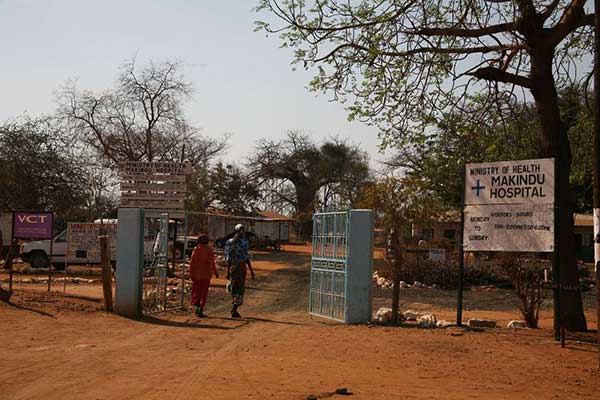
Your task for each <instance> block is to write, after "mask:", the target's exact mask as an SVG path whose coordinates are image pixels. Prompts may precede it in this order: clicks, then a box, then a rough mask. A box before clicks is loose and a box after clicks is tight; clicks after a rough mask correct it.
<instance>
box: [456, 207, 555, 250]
mask: <svg viewBox="0 0 600 400" xmlns="http://www.w3.org/2000/svg"><path fill="white" fill-rule="evenodd" d="M463 238H464V239H463V244H464V249H465V251H517V252H525V251H535V252H538V251H539V252H551V251H554V210H553V209H552V207H548V206H545V205H540V206H535V205H529V204H494V205H490V206H485V205H476V206H467V207H465V226H464V235H463Z"/></svg>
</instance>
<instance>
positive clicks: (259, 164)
mask: <svg viewBox="0 0 600 400" xmlns="http://www.w3.org/2000/svg"><path fill="white" fill-rule="evenodd" d="M248 167H249V168H250V170H251V176H252V177H253V178H256V179H257V181H258V183H259V185H260V184H261V183H262V182H264V181H267V180H269V179H278V180H282V181H284V182H289V183H290V184H291V185H292V186H293V187H294V190H293V193H289V191H287V190H285V189H286V186H280V188H282V189H283V190H279V191H277V193H276V195H277V196H279V197H280V198H281V199H282V200H284V201H286V202H287V203H288V204H291V205H292V206H293V207H294V209H295V214H296V218H297V219H298V221H299V222H300V225H301V229H302V234H303V235H304V236H305V237H308V236H310V233H311V232H312V225H311V218H312V214H313V212H314V211H315V209H316V207H317V201H318V198H317V194H318V193H319V190H321V189H322V188H323V187H325V186H327V185H333V184H336V185H345V184H346V185H350V184H351V182H355V177H354V176H353V173H354V172H357V173H359V174H361V176H364V171H365V170H368V158H367V155H366V154H365V153H364V152H362V151H361V150H360V149H359V148H358V147H356V146H351V145H348V144H347V143H346V142H343V141H340V140H337V139H327V140H325V141H324V142H323V143H322V144H321V145H317V144H315V143H314V142H313V141H312V140H311V139H310V138H309V137H308V136H307V135H305V134H302V133H300V132H295V131H289V132H287V134H286V136H285V137H284V138H283V139H281V140H268V139H264V140H262V141H260V142H259V143H258V145H257V147H256V151H255V153H254V154H253V155H252V156H251V157H250V160H249V163H248ZM352 184H353V185H354V184H355V183H352ZM340 193H342V192H341V191H340Z"/></svg>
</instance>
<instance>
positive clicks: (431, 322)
mask: <svg viewBox="0 0 600 400" xmlns="http://www.w3.org/2000/svg"><path fill="white" fill-rule="evenodd" d="M417 326H418V327H419V328H424V329H427V328H435V327H436V319H435V315H433V314H431V313H426V314H423V315H420V316H419V317H418V318H417Z"/></svg>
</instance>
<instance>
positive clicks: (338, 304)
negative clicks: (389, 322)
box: [310, 211, 349, 322]
mask: <svg viewBox="0 0 600 400" xmlns="http://www.w3.org/2000/svg"><path fill="white" fill-rule="evenodd" d="M348 231H349V226H348V212H347V211H344V212H326V213H317V214H315V215H314V216H313V236H312V258H311V272H310V313H311V314H312V315H317V316H321V317H325V318H330V319H334V320H337V321H342V322H343V321H345V308H346V267H347V265H348V257H347V256H348Z"/></svg>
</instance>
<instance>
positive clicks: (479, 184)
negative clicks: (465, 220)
mask: <svg viewBox="0 0 600 400" xmlns="http://www.w3.org/2000/svg"><path fill="white" fill-rule="evenodd" d="M471 189H472V190H476V191H477V197H479V192H480V191H482V190H483V189H485V186H481V183H479V179H477V185H476V186H471Z"/></svg>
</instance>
